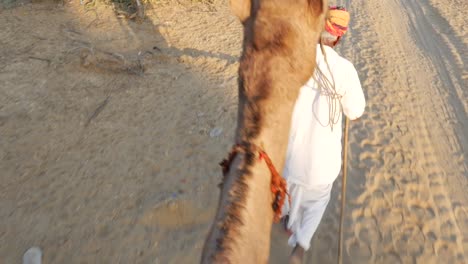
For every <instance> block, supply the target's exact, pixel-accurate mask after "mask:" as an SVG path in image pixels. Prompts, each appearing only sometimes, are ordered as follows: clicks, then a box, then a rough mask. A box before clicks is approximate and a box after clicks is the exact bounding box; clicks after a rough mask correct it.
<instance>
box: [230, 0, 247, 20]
mask: <svg viewBox="0 0 468 264" xmlns="http://www.w3.org/2000/svg"><path fill="white" fill-rule="evenodd" d="M229 3H230V5H231V9H232V12H233V13H234V15H236V16H237V17H238V18H239V19H240V21H241V22H244V21H246V20H247V19H248V18H249V17H250V10H251V5H252V3H251V0H230V1H229Z"/></svg>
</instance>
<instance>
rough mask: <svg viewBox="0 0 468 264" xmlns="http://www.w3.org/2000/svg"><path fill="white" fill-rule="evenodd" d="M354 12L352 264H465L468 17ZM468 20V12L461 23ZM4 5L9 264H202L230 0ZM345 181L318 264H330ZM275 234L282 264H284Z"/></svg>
mask: <svg viewBox="0 0 468 264" xmlns="http://www.w3.org/2000/svg"><path fill="white" fill-rule="evenodd" d="M449 2H450V3H447V1H443V0H426V1H416V0H409V1H406V0H395V1H366V0H355V1H352V4H351V6H350V9H351V12H352V25H351V30H350V32H349V34H348V36H347V37H346V38H345V40H344V42H343V43H342V46H341V47H340V48H339V52H340V53H341V54H343V55H344V56H345V57H347V58H349V59H350V60H351V61H353V62H354V63H355V66H356V68H357V70H358V72H359V74H360V77H361V80H362V84H363V87H364V89H365V93H366V97H367V99H368V107H367V112H366V114H365V115H364V116H363V118H362V119H361V120H360V121H359V122H355V123H352V126H351V129H350V161H349V162H350V168H349V185H348V199H347V214H346V224H345V226H346V232H345V251H346V256H345V263H392V264H393V263H425V264H426V263H468V192H467V191H466V190H467V188H468V162H467V156H468V118H467V111H468V90H467V78H468V72H467V70H466V66H465V65H466V60H467V44H468V43H467V42H468V36H467V19H466V11H465V10H467V8H468V4H467V2H466V1H462V0H458V1H457V0H452V1H449ZM460 10H463V12H460ZM146 15H147V17H146V19H145V20H144V21H140V22H131V21H128V20H127V19H123V18H119V16H117V15H116V12H114V11H113V10H112V9H111V8H110V7H109V6H102V5H98V6H94V7H93V6H88V8H84V7H83V6H80V5H79V2H77V1H71V2H65V4H64V5H63V4H53V3H47V2H46V3H44V2H42V3H34V4H24V5H21V6H18V7H15V8H8V9H0V25H1V26H0V263H19V262H20V260H21V256H22V254H23V253H24V251H25V250H26V249H28V248H29V247H31V246H34V245H36V246H40V247H41V248H42V249H43V250H44V263H197V262H198V260H199V257H200V251H201V247H202V245H203V239H204V237H205V235H206V232H207V230H208V228H209V225H210V220H211V218H212V216H213V213H214V210H215V206H216V205H217V198H218V189H217V188H216V185H217V184H218V182H219V181H220V177H221V176H220V175H221V173H220V169H219V168H218V165H217V163H218V161H220V160H221V159H222V158H223V157H224V155H225V154H226V152H227V150H228V149H229V147H230V145H231V143H232V138H233V132H234V128H235V121H236V111H237V87H236V78H237V67H238V63H237V59H238V56H239V54H240V41H241V37H242V35H241V27H240V24H239V23H238V22H237V20H236V18H235V17H233V16H232V15H231V14H230V13H229V10H228V8H227V6H226V4H225V3H224V2H219V3H214V4H196V3H193V2H184V1H179V2H178V3H177V4H176V3H175V1H173V2H170V3H169V2H168V3H165V2H157V3H155V4H153V5H149V6H147V9H146ZM339 185H340V184H339V182H337V186H335V190H334V193H333V198H332V201H331V202H330V205H329V208H328V210H327V212H326V215H325V216H324V220H323V222H322V224H321V225H320V227H319V230H318V231H317V233H316V236H315V238H314V240H313V246H312V248H311V250H310V252H309V253H308V255H307V263H334V262H335V259H336V250H337V237H338V236H337V234H338V231H337V230H338V219H339V197H338V196H339ZM289 250H290V249H288V248H287V246H286V237H285V236H284V234H282V232H280V230H279V228H278V227H277V226H276V227H275V228H274V230H273V235H272V257H271V263H285V261H286V259H287V255H288V254H289Z"/></svg>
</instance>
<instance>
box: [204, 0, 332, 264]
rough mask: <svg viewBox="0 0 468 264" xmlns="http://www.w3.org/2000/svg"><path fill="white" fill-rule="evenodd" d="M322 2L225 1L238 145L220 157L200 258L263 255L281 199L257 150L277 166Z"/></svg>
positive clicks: (241, 259) (246, 259)
mask: <svg viewBox="0 0 468 264" xmlns="http://www.w3.org/2000/svg"><path fill="white" fill-rule="evenodd" d="M326 2H327V1H326V0H230V5H231V9H232V11H233V13H234V14H235V15H236V16H237V17H238V18H239V19H240V21H241V23H242V25H243V29H244V39H243V51H242V55H241V58H240V62H239V79H238V87H239V88H238V89H239V102H238V103H239V105H238V107H239V108H238V121H237V128H236V134H235V146H236V148H235V151H233V152H232V153H231V155H230V158H229V159H228V160H227V162H225V164H224V166H225V168H224V169H225V176H224V179H223V183H222V184H221V193H220V199H219V204H218V208H217V212H216V215H215V219H214V221H213V224H212V227H211V229H210V232H209V234H208V236H207V238H206V241H205V245H204V248H203V252H202V259H201V262H202V263H267V261H268V257H269V251H270V235H271V228H272V223H273V218H274V211H273V209H272V206H273V205H276V206H278V204H277V203H275V201H277V200H276V199H277V197H275V195H273V194H272V192H271V188H270V187H271V186H270V184H271V180H272V172H271V171H270V169H271V167H269V166H267V164H266V162H265V160H262V159H259V156H260V154H261V153H266V154H267V158H268V157H269V159H270V160H271V162H272V164H273V165H274V166H275V167H276V170H277V171H280V172H281V170H282V168H283V165H284V159H285V154H286V149H287V144H288V135H289V129H290V123H291V115H292V111H293V108H294V104H295V101H296V99H297V97H298V93H299V90H300V87H301V86H303V85H304V84H305V83H306V82H307V80H308V79H309V78H310V76H312V74H313V71H314V68H315V52H316V44H317V43H318V40H319V36H320V32H321V31H322V29H323V21H324V17H325V12H326V10H327V3H326ZM263 151H264V152H263ZM283 198H284V197H283ZM275 209H278V208H275Z"/></svg>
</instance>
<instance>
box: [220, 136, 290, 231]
mask: <svg viewBox="0 0 468 264" xmlns="http://www.w3.org/2000/svg"><path fill="white" fill-rule="evenodd" d="M255 149H257V150H258V159H259V160H260V161H262V160H264V161H265V163H266V165H267V167H268V170H270V173H271V183H270V189H271V193H272V196H273V203H272V209H273V212H274V218H273V220H274V221H275V222H276V223H277V222H279V220H280V219H281V212H282V208H283V205H284V203H285V201H286V196H287V197H288V202H289V203H290V204H291V197H290V196H289V193H288V189H287V185H286V180H285V179H284V178H283V177H281V175H280V174H279V172H278V170H276V167H275V165H274V164H273V162H272V161H271V158H270V156H268V154H267V153H266V152H265V151H264V150H263V149H261V148H259V147H258V146H255ZM241 152H244V153H245V152H246V151H245V147H243V146H241V145H239V144H237V145H234V146H233V147H232V150H231V152H229V155H228V157H227V158H226V159H223V161H221V163H219V165H220V166H221V168H222V170H223V175H224V176H226V175H227V174H228V173H229V169H230V167H231V164H232V162H233V161H234V158H235V157H236V155H237V154H238V153H241Z"/></svg>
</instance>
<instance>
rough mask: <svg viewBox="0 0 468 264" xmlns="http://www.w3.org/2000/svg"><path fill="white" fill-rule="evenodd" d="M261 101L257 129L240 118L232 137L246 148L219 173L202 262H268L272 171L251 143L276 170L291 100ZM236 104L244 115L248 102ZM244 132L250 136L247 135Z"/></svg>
mask: <svg viewBox="0 0 468 264" xmlns="http://www.w3.org/2000/svg"><path fill="white" fill-rule="evenodd" d="M244 102H249V101H248V100H245V101H244ZM260 105H261V107H260V108H259V109H257V110H258V111H261V112H262V126H263V127H261V128H258V130H257V131H256V134H255V133H252V129H257V128H253V127H252V126H251V124H249V123H242V122H239V126H238V138H237V143H240V144H242V145H244V146H247V151H246V153H239V154H237V155H236V157H235V158H234V160H233V162H232V163H231V166H230V170H229V172H228V174H227V175H226V176H225V178H224V183H223V189H222V191H221V199H220V203H219V207H218V212H217V215H216V219H215V222H214V224H213V227H212V230H211V233H210V235H209V236H208V240H207V241H206V242H207V243H206V245H205V250H204V252H203V261H202V262H210V261H209V260H210V259H211V260H213V259H215V260H219V261H226V262H228V263H244V262H245V261H246V260H252V261H253V262H252V263H267V260H268V256H269V250H270V234H271V226H272V221H273V210H272V202H273V196H272V193H271V188H270V184H271V172H270V170H269V169H268V167H267V166H266V164H265V163H264V161H261V160H259V158H258V152H257V150H256V149H255V146H259V147H261V148H262V149H263V150H265V151H266V153H267V154H268V155H269V156H270V158H271V160H272V161H273V164H274V165H275V166H276V169H277V170H278V171H279V172H280V173H281V171H282V167H283V163H284V156H285V153H286V147H287V143H288V134H289V127H290V119H291V113H292V110H293V106H294V102H292V103H283V104H281V105H278V106H276V107H274V108H272V107H273V106H271V105H268V104H265V103H263V104H260ZM239 107H240V108H241V109H240V110H241V111H240V112H241V115H243V118H242V119H243V120H249V117H248V115H250V114H252V113H251V112H250V110H248V108H251V106H249V105H248V103H241V104H240V105H239ZM269 111H271V112H269ZM246 122H248V121H246ZM248 134H250V135H254V134H255V136H254V137H250V138H249V137H248V136H247V135H248ZM249 146H250V147H251V148H249Z"/></svg>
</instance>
